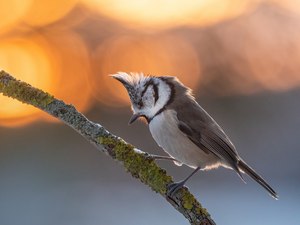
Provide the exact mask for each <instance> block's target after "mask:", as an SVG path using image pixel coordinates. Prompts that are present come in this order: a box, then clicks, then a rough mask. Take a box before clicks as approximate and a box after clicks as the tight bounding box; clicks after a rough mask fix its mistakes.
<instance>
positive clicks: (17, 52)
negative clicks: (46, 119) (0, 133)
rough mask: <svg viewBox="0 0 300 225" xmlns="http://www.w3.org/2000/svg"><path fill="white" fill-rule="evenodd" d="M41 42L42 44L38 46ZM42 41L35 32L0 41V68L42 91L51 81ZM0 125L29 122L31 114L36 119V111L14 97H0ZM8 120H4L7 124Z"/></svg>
mask: <svg viewBox="0 0 300 225" xmlns="http://www.w3.org/2000/svg"><path fill="white" fill-rule="evenodd" d="M42 45H43V47H42ZM46 48H48V46H46V42H45V40H44V39H43V38H42V37H41V36H38V35H35V36H31V37H27V39H25V38H22V39H21V38H11V39H7V40H3V39H2V40H1V42H0V65H1V69H3V70H5V71H9V72H10V73H11V74H14V75H15V76H16V77H17V78H18V79H21V80H23V81H26V82H29V83H30V84H32V85H34V86H37V87H39V88H41V89H43V90H46V91H50V92H51V91H53V86H52V82H51V80H52V79H53V76H52V59H51V56H50V55H49V54H48V53H47V51H46ZM0 104H1V108H0V124H1V125H3V124H9V125H15V124H17V123H11V121H12V119H17V121H18V123H25V122H26V121H27V120H29V121H31V118H30V117H32V116H34V117H35V118H37V115H38V114H41V112H40V110H37V109H35V108H34V107H32V106H28V105H25V104H22V103H20V102H18V101H16V100H13V99H10V98H7V97H4V96H0ZM21 118H22V119H21ZM7 121H8V123H7Z"/></svg>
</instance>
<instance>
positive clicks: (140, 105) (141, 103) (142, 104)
mask: <svg viewBox="0 0 300 225" xmlns="http://www.w3.org/2000/svg"><path fill="white" fill-rule="evenodd" d="M138 106H139V108H142V107H143V106H144V103H143V101H142V100H140V101H139V103H138Z"/></svg>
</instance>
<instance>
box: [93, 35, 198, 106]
mask: <svg viewBox="0 0 300 225" xmlns="http://www.w3.org/2000/svg"><path fill="white" fill-rule="evenodd" d="M93 66H94V67H93V68H94V74H95V75H94V76H93V77H92V78H91V79H90V80H91V86H92V87H93V93H94V94H95V97H96V98H97V99H98V100H100V101H101V102H102V103H104V104H106V105H109V106H116V107H119V106H122V105H124V104H128V103H129V98H128V95H127V93H126V91H125V89H124V88H123V87H122V86H121V85H120V84H119V83H118V82H115V81H114V80H113V79H112V78H111V77H109V76H108V75H109V74H113V73H116V72H118V71H127V72H130V71H131V72H143V73H144V74H151V75H173V76H177V77H178V78H179V79H180V80H181V81H182V82H183V83H185V84H186V85H188V86H190V87H192V88H195V87H196V86H197V84H198V82H199V80H200V78H201V74H200V64H199V60H198V57H197V54H196V52H195V50H194V49H193V48H192V46H190V45H189V44H188V43H187V42H185V41H184V40H183V39H181V38H179V37H175V36H169V35H158V36H143V35H137V36H119V37H115V38H111V39H108V40H106V41H104V42H102V43H100V45H99V46H98V48H97V49H96V51H95V53H94V54H93Z"/></svg>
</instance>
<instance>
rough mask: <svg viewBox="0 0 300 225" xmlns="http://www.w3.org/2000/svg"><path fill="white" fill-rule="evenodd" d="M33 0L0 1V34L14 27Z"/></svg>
mask: <svg viewBox="0 0 300 225" xmlns="http://www.w3.org/2000/svg"><path fill="white" fill-rule="evenodd" d="M32 1H33V0H22V1H20V0H9V1H0V15H1V20H0V34H1V33H4V32H6V31H8V30H10V29H12V28H13V27H14V25H15V24H16V23H17V22H18V21H20V20H21V19H22V18H23V16H24V14H25V13H26V12H27V10H28V9H29V8H30V6H31V3H32Z"/></svg>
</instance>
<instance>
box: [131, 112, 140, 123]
mask: <svg viewBox="0 0 300 225" xmlns="http://www.w3.org/2000/svg"><path fill="white" fill-rule="evenodd" d="M141 116H142V114H140V113H134V114H133V115H132V116H131V118H130V120H129V122H128V124H129V125H130V124H132V123H134V121H136V120H137V119H138V118H139V117H141Z"/></svg>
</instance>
